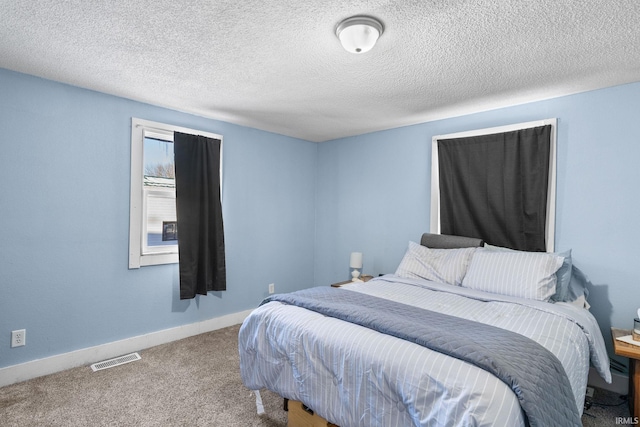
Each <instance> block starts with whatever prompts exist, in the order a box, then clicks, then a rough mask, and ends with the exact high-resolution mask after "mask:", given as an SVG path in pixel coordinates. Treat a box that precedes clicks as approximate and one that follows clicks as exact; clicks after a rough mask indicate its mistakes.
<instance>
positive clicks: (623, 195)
mask: <svg viewBox="0 0 640 427" xmlns="http://www.w3.org/2000/svg"><path fill="white" fill-rule="evenodd" d="M639 111H640V83H635V84H629V85H624V86H617V87H613V88H609V89H604V90H597V91H592V92H586V93H582V94H577V95H571V96H565V97H561V98H556V99H552V100H547V101H540V102H534V103H530V104H526V105H522V106H517V107H510V108H504V109H500V110H495V111H490V112H484V113H478V114H472V115H466V116H462V117H456V118H451V119H446V120H438V121H434V122H429V123H423V124H419V125H414V126H408V127H403V128H397V129H393V130H389V131H384V132H375V133H372V134H366V135H360V136H356V137H351V138H344V139H340V140H335V141H330V142H326V143H322V144H320V147H319V151H318V187H317V200H316V206H317V224H318V225H317V232H316V255H317V256H316V284H317V285H322V284H325V283H331V282H334V281H338V280H346V279H347V278H348V277H349V275H348V274H349V273H348V270H349V267H348V261H349V253H350V252H352V251H362V252H363V258H364V259H363V264H364V268H363V270H364V272H365V273H369V274H373V275H377V274H380V273H392V272H394V271H395V269H396V267H397V265H398V263H399V262H400V259H401V258H402V256H403V255H404V252H405V250H406V247H407V243H408V241H409V240H414V241H417V240H418V239H419V238H420V235H421V234H422V233H423V232H426V231H429V219H430V212H429V205H430V203H429V201H430V194H431V190H430V188H431V187H430V186H431V175H430V170H431V138H432V137H433V136H434V135H441V134H447V133H453V132H461V131H466V130H473V129H482V128H487V127H493V126H501V125H507V124H512V123H521V122H528V121H533V120H539V119H546V118H553V117H556V118H558V166H557V171H558V181H557V213H556V221H557V223H556V250H565V249H568V248H572V249H573V259H574V262H575V264H576V265H577V266H578V267H579V268H580V269H582V270H583V271H584V272H585V273H586V274H587V275H588V276H589V277H590V279H591V281H592V282H593V284H594V286H593V288H592V289H591V296H590V298H589V301H590V303H591V304H592V309H591V312H592V313H593V314H594V315H595V316H596V318H597V319H598V321H599V323H600V326H601V328H602V331H603V333H604V334H605V335H604V336H605V342H606V343H607V345H609V346H610V333H609V328H610V327H611V326H616V327H624V328H630V327H631V326H632V322H633V317H634V314H635V312H636V309H637V308H638V307H640V284H639V281H640V274H638V269H637V268H638V263H639V262H640V245H639V244H638V242H640V220H639V217H638V212H640V197H639V193H640V127H639V123H640V120H639V118H638V112H639ZM609 348H610V347H609ZM610 353H613V352H612V351H610Z"/></svg>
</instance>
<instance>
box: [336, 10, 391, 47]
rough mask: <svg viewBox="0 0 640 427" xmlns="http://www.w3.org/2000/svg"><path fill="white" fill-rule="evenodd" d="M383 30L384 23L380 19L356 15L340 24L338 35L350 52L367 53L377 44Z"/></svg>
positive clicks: (337, 30) (337, 29)
mask: <svg viewBox="0 0 640 427" xmlns="http://www.w3.org/2000/svg"><path fill="white" fill-rule="evenodd" d="M382 31H383V27H382V24H381V23H380V22H379V21H378V20H376V19H374V18H370V17H368V16H354V17H352V18H349V19H346V20H344V21H342V22H341V23H340V25H338V28H336V35H337V36H338V38H339V39H340V43H342V47H344V48H345V50H347V51H348V52H351V53H365V52H368V51H370V50H371V48H373V46H375V44H376V42H377V41H378V37H380V35H381V34H382Z"/></svg>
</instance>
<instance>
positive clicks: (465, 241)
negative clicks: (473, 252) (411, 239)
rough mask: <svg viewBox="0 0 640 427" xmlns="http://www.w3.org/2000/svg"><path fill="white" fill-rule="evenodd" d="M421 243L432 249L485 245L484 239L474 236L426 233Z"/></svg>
mask: <svg viewBox="0 0 640 427" xmlns="http://www.w3.org/2000/svg"><path fill="white" fill-rule="evenodd" d="M420 244H421V245H422V246H426V247H428V248H432V249H456V248H475V247H481V246H484V240H482V239H476V238H474V237H463V236H450V235H447V234H431V233H424V234H423V235H422V238H421V239H420Z"/></svg>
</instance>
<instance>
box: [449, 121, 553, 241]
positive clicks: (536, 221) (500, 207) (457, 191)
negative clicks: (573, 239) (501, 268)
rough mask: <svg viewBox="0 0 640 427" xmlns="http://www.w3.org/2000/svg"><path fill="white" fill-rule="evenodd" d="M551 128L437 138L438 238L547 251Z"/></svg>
mask: <svg viewBox="0 0 640 427" xmlns="http://www.w3.org/2000/svg"><path fill="white" fill-rule="evenodd" d="M550 135H551V126H550V125H547V126H539V127H535V128H529V129H522V130H517V131H512V132H505V133H500V134H493V135H481V136H473V137H468V138H455V139H446V140H438V161H439V174H440V225H441V233H442V234H453V235H458V236H467V237H476V238H480V239H483V240H484V241H485V242H487V243H489V244H492V245H497V246H504V247H508V248H512V249H519V250H525V251H545V250H546V241H545V224H546V219H547V191H548V182H549V181H548V180H549V154H550V150H551V141H550Z"/></svg>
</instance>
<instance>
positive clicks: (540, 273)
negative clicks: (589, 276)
mask: <svg viewBox="0 0 640 427" xmlns="http://www.w3.org/2000/svg"><path fill="white" fill-rule="evenodd" d="M563 261H564V258H562V257H560V256H557V255H554V254H549V253H545V252H494V251H490V250H487V249H479V250H478V251H477V252H476V253H475V255H474V256H473V259H472V260H471V264H470V265H469V269H468V271H467V274H466V275H465V277H464V280H463V281H462V286H464V287H465V288H470V289H477V290H480V291H485V292H492V293H494V294H501V295H509V296H514V297H520V298H529V299H535V300H539V301H548V300H549V298H551V296H552V295H553V294H554V293H555V292H556V272H557V271H558V269H559V268H560V267H561V266H562V262H563Z"/></svg>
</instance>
